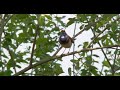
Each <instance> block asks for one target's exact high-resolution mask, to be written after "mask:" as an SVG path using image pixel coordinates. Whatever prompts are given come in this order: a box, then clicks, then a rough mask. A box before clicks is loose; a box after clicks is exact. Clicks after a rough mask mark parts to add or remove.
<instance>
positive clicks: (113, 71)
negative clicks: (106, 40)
mask: <svg viewBox="0 0 120 90" xmlns="http://www.w3.org/2000/svg"><path fill="white" fill-rule="evenodd" d="M117 51H118V47H117V48H116V51H115V52H116V54H115V57H114V60H113V65H112V66H113V67H112V68H113V70H112V75H113V76H114V74H115V70H114V69H115V60H116V57H117Z"/></svg>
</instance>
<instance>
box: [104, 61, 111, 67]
mask: <svg viewBox="0 0 120 90" xmlns="http://www.w3.org/2000/svg"><path fill="white" fill-rule="evenodd" d="M102 64H103V65H104V66H106V67H108V68H109V67H110V65H109V63H108V62H107V61H105V60H104V61H103V62H102Z"/></svg>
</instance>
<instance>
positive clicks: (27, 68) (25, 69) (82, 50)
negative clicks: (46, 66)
mask: <svg viewBox="0 0 120 90" xmlns="http://www.w3.org/2000/svg"><path fill="white" fill-rule="evenodd" d="M112 47H120V45H111V46H104V47H96V48H84V49H81V50H79V51H74V52H71V53H67V54H62V55H59V56H54V57H51V58H48V59H44V60H41V61H39V62H38V63H36V64H34V65H32V66H28V67H26V68H24V69H23V70H21V71H19V72H17V73H16V74H14V76H18V75H20V74H23V73H24V72H26V71H28V70H29V69H31V68H34V67H36V66H38V65H41V64H43V63H47V62H49V61H52V60H55V59H58V58H62V57H64V56H68V55H73V54H76V53H80V52H85V51H91V50H97V49H102V48H112Z"/></svg>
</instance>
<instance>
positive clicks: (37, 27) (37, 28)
mask: <svg viewBox="0 0 120 90" xmlns="http://www.w3.org/2000/svg"><path fill="white" fill-rule="evenodd" d="M37 19H38V20H39V15H37ZM38 30H39V21H38V24H37V25H36V30H35V37H34V41H33V46H32V53H31V57H30V64H29V66H32V62H33V54H34V48H35V44H36V37H37V33H38Z"/></svg>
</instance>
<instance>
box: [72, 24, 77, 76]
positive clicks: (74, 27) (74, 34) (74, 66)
mask: <svg viewBox="0 0 120 90" xmlns="http://www.w3.org/2000/svg"><path fill="white" fill-rule="evenodd" d="M76 24H77V22H75V27H74V33H73V37H74V36H75V30H76ZM74 51H75V41H74V43H73V52H74ZM74 56H75V55H74V54H73V60H74ZM73 76H75V64H74V62H73Z"/></svg>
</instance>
